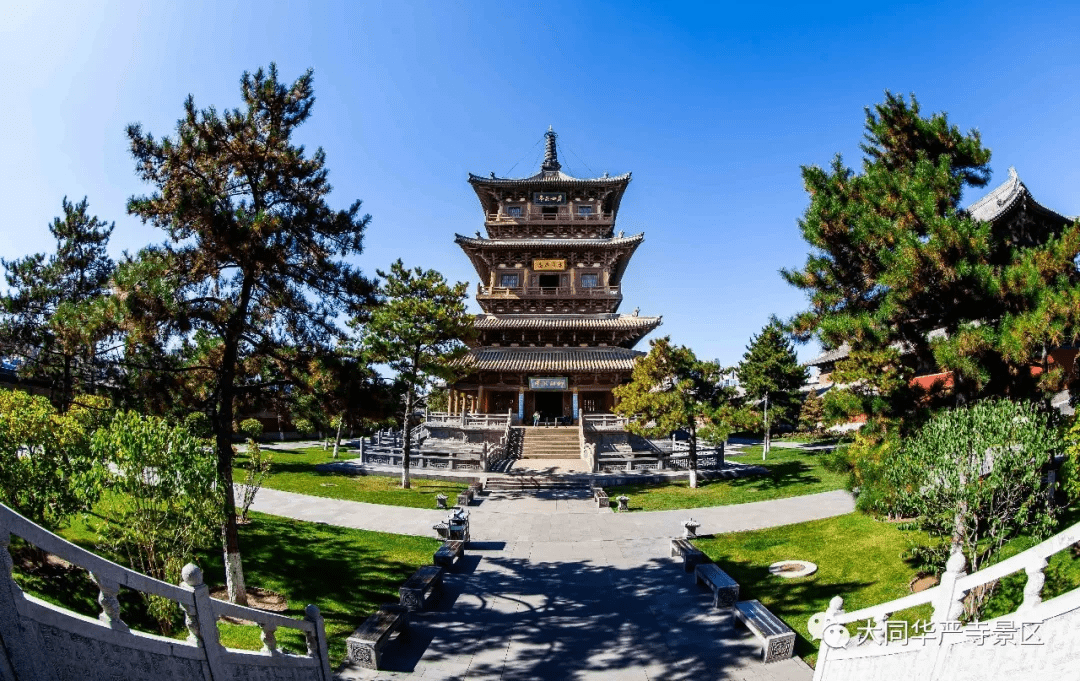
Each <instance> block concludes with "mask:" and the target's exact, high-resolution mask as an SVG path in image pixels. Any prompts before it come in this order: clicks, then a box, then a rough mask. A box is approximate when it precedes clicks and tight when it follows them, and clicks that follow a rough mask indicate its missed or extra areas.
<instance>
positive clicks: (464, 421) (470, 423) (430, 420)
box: [424, 411, 512, 429]
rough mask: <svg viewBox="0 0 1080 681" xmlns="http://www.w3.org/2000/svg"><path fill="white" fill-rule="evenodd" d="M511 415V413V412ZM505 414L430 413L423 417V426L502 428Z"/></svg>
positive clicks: (504, 422)
mask: <svg viewBox="0 0 1080 681" xmlns="http://www.w3.org/2000/svg"><path fill="white" fill-rule="evenodd" d="M511 413H512V412H511ZM506 419H507V414H474V413H471V412H467V411H463V412H461V413H460V414H448V413H446V412H437V411H432V412H428V413H427V414H426V416H425V419H424V421H425V424H426V425H430V426H450V427H454V428H479V429H487V428H503V427H504V426H505V425H506Z"/></svg>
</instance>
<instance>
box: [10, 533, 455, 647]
mask: <svg viewBox="0 0 1080 681" xmlns="http://www.w3.org/2000/svg"><path fill="white" fill-rule="evenodd" d="M61 534H63V535H64V536H65V538H67V539H69V540H72V541H75V542H76V543H79V544H83V545H84V546H86V548H89V549H94V548H95V547H94V546H93V542H94V540H95V537H96V535H95V533H94V531H93V523H90V524H86V523H82V522H80V523H77V524H76V525H75V526H73V527H72V528H70V529H68V530H65V531H64V532H62V533H61ZM13 546H14V544H13ZM240 547H241V552H242V555H243V559H244V574H245V579H246V581H247V585H248V586H249V587H261V588H264V589H269V590H271V591H275V592H277V593H280V594H282V595H283V596H285V597H286V598H287V599H288V610H287V611H285V612H284V613H283V614H285V615H288V616H290V617H296V618H303V616H304V607H305V606H306V605H307V604H308V603H315V604H316V605H318V606H319V609H320V610H321V612H322V615H323V618H324V619H325V620H326V633H327V638H328V639H329V643H330V660H331V665H332V666H336V665H337V664H339V663H340V662H341V661H342V660H343V659H344V655H345V639H346V638H347V637H348V636H349V634H351V633H352V632H353V630H354V629H355V628H356V627H357V626H359V625H360V623H362V622H363V621H364V619H365V618H366V617H367V616H368V615H369V614H371V613H372V612H374V611H375V609H377V608H378V606H379V605H380V604H382V603H390V602H396V601H397V599H398V591H397V590H398V587H399V586H400V585H401V583H402V582H404V581H405V580H406V579H408V577H409V576H410V575H411V574H412V573H413V572H414V571H415V570H416V568H417V567H419V566H420V565H424V564H427V563H430V562H431V554H432V553H433V552H434V551H435V550H436V549H437V548H438V547H439V542H438V541H436V540H435V539H427V538H423V537H409V536H401V535H393V534H384V533H381V532H367V531H363V530H351V529H346V528H340V527H334V526H331V525H324V524H320V523H306V522H300V521H295V520H290V519H287V518H279V517H277V516H270V515H264V514H261V513H253V514H252V521H251V523H250V524H248V525H242V526H241V527H240ZM16 548H19V547H16ZM16 556H17V557H18V556H25V552H20V551H16ZM118 562H121V563H123V562H124V561H118ZM199 563H200V565H201V567H202V568H203V573H204V575H205V579H206V582H207V584H208V585H210V587H211V589H213V588H214V587H215V586H220V585H221V584H222V583H223V582H224V574H225V573H224V568H223V567H222V561H221V553H220V551H219V550H214V549H211V550H207V551H206V552H204V554H203V555H202V557H201V559H200V560H199ZM27 567H28V566H27V565H26V564H24V563H22V562H20V561H17V564H16V570H15V578H16V581H17V582H19V584H20V585H21V586H22V587H23V588H24V589H25V590H26V591H27V592H28V593H31V594H33V595H35V596H38V597H39V598H43V599H45V600H48V601H50V602H52V603H56V604H58V605H62V606H64V607H67V608H70V609H72V610H75V611H76V612H80V613H82V614H84V615H88V616H91V617H96V616H97V614H98V612H100V609H99V608H98V606H97V604H96V602H95V600H96V598H97V588H96V587H94V585H93V584H92V583H91V582H90V579H89V578H88V577H87V575H86V573H85V571H83V570H78V569H71V570H65V569H60V568H53V567H49V566H46V568H45V569H39V570H36V571H34V572H30V571H29V570H28V569H27ZM121 604H122V612H123V616H124V619H125V621H127V622H128V624H129V625H131V626H132V627H133V628H136V629H140V630H143V631H149V632H152V633H159V632H158V631H157V628H156V625H155V624H154V622H153V621H152V620H151V619H150V618H149V617H148V616H147V614H146V611H145V606H144V604H143V603H142V601H141V599H140V597H139V595H138V594H137V593H135V592H133V591H130V590H127V589H124V590H122V591H121ZM218 627H219V629H220V631H221V641H222V643H223V644H224V645H226V646H228V647H231V648H243V649H251V650H258V649H260V648H261V647H262V642H261V641H260V639H259V634H260V630H259V628H258V627H256V626H240V625H232V624H227V623H219V624H218ZM173 634H174V635H175V636H177V637H183V636H186V631H183V627H182V625H181V624H180V620H179V619H178V620H177V629H176V630H174V631H173ZM277 634H278V644H279V645H280V646H282V647H285V648H288V649H289V650H290V651H293V652H303V651H305V650H306V646H305V643H304V641H303V637H302V636H300V635H299V632H295V631H293V630H286V629H279V630H278V631H277Z"/></svg>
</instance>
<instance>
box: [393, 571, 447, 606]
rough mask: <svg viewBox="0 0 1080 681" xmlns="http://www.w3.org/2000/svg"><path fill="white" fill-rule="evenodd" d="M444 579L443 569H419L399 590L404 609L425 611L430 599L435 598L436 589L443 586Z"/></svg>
mask: <svg viewBox="0 0 1080 681" xmlns="http://www.w3.org/2000/svg"><path fill="white" fill-rule="evenodd" d="M442 579H443V570H442V568H441V567H438V566H436V565H425V566H423V567H422V568H420V569H418V570H417V571H416V572H414V573H413V576H412V577H409V579H408V580H406V582H405V583H404V584H402V585H401V588H399V589H398V594H399V596H400V598H401V605H402V607H404V608H406V609H408V610H423V609H424V604H425V603H426V602H427V599H428V597H429V596H433V595H434V592H435V589H437V588H439V587H441V586H442Z"/></svg>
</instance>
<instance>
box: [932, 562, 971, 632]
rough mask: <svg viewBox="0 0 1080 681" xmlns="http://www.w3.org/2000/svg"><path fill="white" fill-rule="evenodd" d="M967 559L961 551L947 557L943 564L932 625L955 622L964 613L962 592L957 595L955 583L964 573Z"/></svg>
mask: <svg viewBox="0 0 1080 681" xmlns="http://www.w3.org/2000/svg"><path fill="white" fill-rule="evenodd" d="M965 566H967V559H966V558H964V553H963V552H962V551H957V552H956V553H954V554H952V555H951V556H949V561H948V562H947V563H945V573H944V574H943V575H941V585H940V586H939V587H938V588H939V589H941V591H940V595H939V596H938V597H937V598H936V599H935V600H934V615H933V622H934V624H942V623H944V622H955V621H957V620H959V619H960V615H961V614H963V612H964V592H963V591H960V592H959V593H957V588H956V581H957V580H958V579H960V578H961V577H963V576H964V575H965V574H967V573H966V571H965V570H964V568H965Z"/></svg>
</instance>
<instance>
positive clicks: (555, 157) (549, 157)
mask: <svg viewBox="0 0 1080 681" xmlns="http://www.w3.org/2000/svg"><path fill="white" fill-rule="evenodd" d="M556 137H558V135H556V134H555V130H554V128H552V126H550V125H549V126H548V129H547V132H545V133H544V163H543V165H541V166H540V170H542V171H544V172H545V173H547V172H552V173H555V172H558V171H559V170H561V169H562V164H561V163H559V152H558V150H557V149H556V148H555V138H556Z"/></svg>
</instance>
